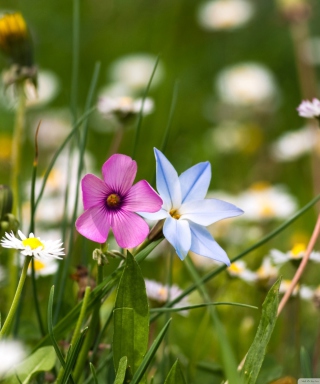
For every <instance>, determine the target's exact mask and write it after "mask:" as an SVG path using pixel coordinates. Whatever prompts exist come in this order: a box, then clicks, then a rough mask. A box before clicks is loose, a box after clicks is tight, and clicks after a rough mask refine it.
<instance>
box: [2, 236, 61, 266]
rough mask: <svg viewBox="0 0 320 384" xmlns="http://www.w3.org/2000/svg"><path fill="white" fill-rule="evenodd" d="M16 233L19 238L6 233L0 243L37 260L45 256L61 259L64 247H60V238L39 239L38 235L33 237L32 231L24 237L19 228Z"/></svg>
mask: <svg viewBox="0 0 320 384" xmlns="http://www.w3.org/2000/svg"><path fill="white" fill-rule="evenodd" d="M18 235H19V237H20V239H18V238H17V237H15V235H14V234H13V232H11V233H6V234H5V236H4V237H3V238H2V240H1V243H0V245H1V246H2V247H3V248H13V249H18V250H20V252H21V255H23V256H34V257H35V258H36V259H39V260H42V259H47V258H55V259H62V256H64V252H63V249H64V248H61V246H62V243H61V242H60V240H55V241H52V240H47V241H45V240H41V239H40V238H39V237H34V234H33V233H30V235H29V237H26V236H25V235H24V234H23V233H22V232H21V231H20V230H18Z"/></svg>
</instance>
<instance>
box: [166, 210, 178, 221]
mask: <svg viewBox="0 0 320 384" xmlns="http://www.w3.org/2000/svg"><path fill="white" fill-rule="evenodd" d="M169 213H170V216H171V217H173V218H174V219H176V220H179V219H180V216H181V215H180V213H179V211H178V210H177V209H171V211H170V212H169Z"/></svg>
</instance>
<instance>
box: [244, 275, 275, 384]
mask: <svg viewBox="0 0 320 384" xmlns="http://www.w3.org/2000/svg"><path fill="white" fill-rule="evenodd" d="M280 284H281V278H279V279H278V280H277V281H276V282H275V283H274V284H273V286H272V287H271V288H270V290H269V292H268V294H267V297H266V299H265V301H264V303H263V304H262V316H261V320H260V323H259V326H258V330H257V333H256V335H255V338H254V340H253V343H252V344H251V347H250V349H249V351H248V354H247V357H246V361H245V363H244V366H243V368H242V373H243V377H244V382H245V384H255V382H256V380H257V377H258V374H259V371H260V368H261V365H262V363H263V360H264V356H265V354H266V348H267V345H268V343H269V340H270V337H271V334H272V332H273V329H274V326H275V323H276V320H277V311H278V305H279V287H280Z"/></svg>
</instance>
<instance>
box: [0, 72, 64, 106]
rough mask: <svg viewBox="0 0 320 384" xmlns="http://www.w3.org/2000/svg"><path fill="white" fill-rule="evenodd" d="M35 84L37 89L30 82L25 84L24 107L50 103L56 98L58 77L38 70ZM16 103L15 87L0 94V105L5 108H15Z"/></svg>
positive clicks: (58, 87)
mask: <svg viewBox="0 0 320 384" xmlns="http://www.w3.org/2000/svg"><path fill="white" fill-rule="evenodd" d="M37 82H38V85H37V88H35V86H34V84H33V83H31V82H30V81H29V82H28V81H27V82H25V94H26V97H27V100H26V106H27V107H29V108H30V107H37V106H43V105H45V104H48V103H50V102H51V101H52V100H53V99H54V98H55V97H56V96H57V94H58V92H59V89H60V81H59V79H58V76H57V75H56V74H55V73H53V72H52V71H49V70H40V71H39V72H38V77H37ZM17 102H18V100H17V95H16V92H15V87H8V88H7V89H6V90H3V91H2V92H0V103H1V104H2V105H3V106H4V107H5V108H9V109H12V108H16V107H17Z"/></svg>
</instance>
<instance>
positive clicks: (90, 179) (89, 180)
mask: <svg viewBox="0 0 320 384" xmlns="http://www.w3.org/2000/svg"><path fill="white" fill-rule="evenodd" d="M81 188H82V199H83V207H84V209H85V210H86V209H89V208H92V207H95V206H97V205H103V204H104V203H105V200H106V198H107V196H108V195H109V194H110V193H111V192H112V191H111V190H110V188H108V187H107V185H106V184H105V182H104V181H103V180H101V179H99V178H98V177H97V176H95V175H92V174H90V173H89V174H87V175H85V176H84V178H83V179H82V181H81Z"/></svg>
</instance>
